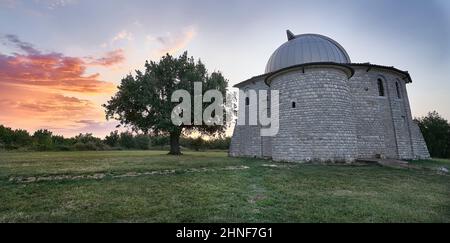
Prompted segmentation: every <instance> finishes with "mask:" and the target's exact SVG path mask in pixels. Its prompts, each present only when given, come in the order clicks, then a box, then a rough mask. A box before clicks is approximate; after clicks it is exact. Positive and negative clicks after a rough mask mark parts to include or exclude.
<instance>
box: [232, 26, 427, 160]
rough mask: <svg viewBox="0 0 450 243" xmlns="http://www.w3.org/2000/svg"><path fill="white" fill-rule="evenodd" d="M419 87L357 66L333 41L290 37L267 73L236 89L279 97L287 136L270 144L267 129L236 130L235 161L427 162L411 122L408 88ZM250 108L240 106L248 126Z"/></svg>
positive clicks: (390, 71)
mask: <svg viewBox="0 0 450 243" xmlns="http://www.w3.org/2000/svg"><path fill="white" fill-rule="evenodd" d="M411 82H412V80H411V77H410V75H409V74H408V72H406V71H402V70H399V69H397V68H394V67H388V66H382V65H374V64H370V63H352V62H351V61H350V57H349V55H348V54H347V52H346V51H345V49H344V48H343V47H342V46H341V45H340V44H339V43H337V42H336V41H334V40H332V39H330V38H328V37H325V36H322V35H317V34H303V35H294V34H292V32H290V31H288V41H287V42H285V43H284V44H283V45H281V46H280V47H279V48H278V49H277V50H275V52H274V53H273V54H272V56H271V57H270V59H269V61H268V63H267V66H266V70H265V73H264V74H262V75H259V76H255V77H253V78H250V79H248V80H246V81H243V82H241V83H239V84H237V85H235V87H237V88H239V89H240V90H242V91H244V92H246V94H248V91H249V90H256V91H258V90H268V91H270V90H278V92H279V106H278V107H279V131H278V133H277V134H276V135H275V136H270V137H265V136H261V133H260V131H261V127H262V126H261V124H260V123H257V124H258V125H248V123H247V122H246V125H236V126H235V129H234V133H233V137H232V140H231V146H230V152H229V153H230V156H249V157H264V158H272V159H273V160H275V161H293V162H306V161H329V162H352V161H355V160H356V159H363V158H393V159H427V158H429V157H430V155H429V152H428V149H427V147H426V144H425V141H424V139H423V136H422V134H421V132H420V129H419V127H418V125H417V124H416V123H415V122H414V121H413V119H412V115H411V109H410V105H409V99H408V93H407V89H406V85H407V84H410V83H411ZM269 93H270V92H269ZM268 100H269V101H270V97H269V98H268ZM249 105H250V101H249V97H248V95H247V97H246V98H245V105H244V107H239V109H246V110H245V114H246V119H249V118H248V117H249V115H250V114H249V112H248V107H249ZM241 106H242V105H241ZM269 113H270V111H269ZM239 119H242V118H241V117H238V120H239ZM258 121H259V119H258Z"/></svg>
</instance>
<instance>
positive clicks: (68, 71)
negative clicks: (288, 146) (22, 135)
mask: <svg viewBox="0 0 450 243" xmlns="http://www.w3.org/2000/svg"><path fill="white" fill-rule="evenodd" d="M0 42H2V43H3V44H5V45H7V46H9V47H12V48H13V49H15V50H18V53H12V54H8V55H7V54H3V53H0V124H3V125H6V126H9V127H13V128H23V129H27V130H29V131H30V132H33V131H34V130H37V129H41V128H47V129H51V130H53V131H55V132H56V133H59V134H63V135H67V136H73V135H75V134H77V133H78V132H81V131H83V132H94V133H95V134H96V135H99V136H104V135H105V134H106V133H109V131H111V130H112V128H114V126H115V123H112V122H106V121H105V117H104V111H103V108H102V107H101V106H100V104H101V103H103V102H105V101H102V99H103V97H107V96H108V95H110V94H112V93H113V92H114V91H115V85H114V84H112V83H110V82H106V81H102V80H100V74H98V73H94V74H87V69H88V68H89V67H93V66H96V67H98V66H101V67H110V66H113V65H116V64H120V63H122V62H124V60H125V55H124V51H123V50H120V49H119V50H115V51H111V52H108V53H106V54H105V55H103V56H100V57H88V58H86V57H84V58H80V57H70V56H65V55H63V54H61V53H56V52H52V53H43V52H42V51H40V50H38V49H36V48H35V47H34V46H33V45H32V44H30V43H27V42H23V41H21V40H20V39H19V38H18V37H17V36H14V35H7V36H4V37H3V38H1V36H0ZM80 97H83V98H80ZM87 98H89V100H88V99H87ZM88 120H89V121H91V122H90V123H86V122H85V123H81V122H80V121H88ZM110 128H111V129H110ZM89 129H92V131H89Z"/></svg>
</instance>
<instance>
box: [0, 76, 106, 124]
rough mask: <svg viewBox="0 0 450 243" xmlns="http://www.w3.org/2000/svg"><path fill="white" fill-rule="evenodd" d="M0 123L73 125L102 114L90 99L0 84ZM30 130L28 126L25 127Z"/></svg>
mask: <svg viewBox="0 0 450 243" xmlns="http://www.w3.org/2000/svg"><path fill="white" fill-rule="evenodd" d="M0 89H1V90H2V96H1V97H2V98H1V99H0V110H1V111H2V112H1V113H0V121H2V122H3V120H6V121H8V120H13V121H14V123H15V124H24V123H25V124H27V123H28V122H33V123H35V124H47V123H53V124H56V123H61V122H63V123H65V124H66V123H70V121H71V120H72V119H77V120H79V119H82V118H84V117H86V116H94V117H99V116H101V115H102V114H101V111H100V110H98V109H96V107H95V104H94V103H93V102H91V101H89V100H85V99H80V98H77V97H73V96H66V95H62V94H57V93H49V92H47V91H40V90H36V89H27V88H23V87H15V86H8V85H4V84H1V83H0ZM25 127H27V125H25Z"/></svg>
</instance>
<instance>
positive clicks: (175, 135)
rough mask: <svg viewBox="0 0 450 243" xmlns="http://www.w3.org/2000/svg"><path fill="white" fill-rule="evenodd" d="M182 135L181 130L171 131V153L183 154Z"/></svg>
mask: <svg viewBox="0 0 450 243" xmlns="http://www.w3.org/2000/svg"><path fill="white" fill-rule="evenodd" d="M180 135H181V130H180V131H176V132H171V133H170V152H169V154H170V155H181V150H180Z"/></svg>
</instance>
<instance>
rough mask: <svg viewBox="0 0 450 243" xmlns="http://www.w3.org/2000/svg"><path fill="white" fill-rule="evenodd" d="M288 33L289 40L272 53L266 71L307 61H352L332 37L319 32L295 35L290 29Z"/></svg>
mask: <svg viewBox="0 0 450 243" xmlns="http://www.w3.org/2000/svg"><path fill="white" fill-rule="evenodd" d="M287 33H288V41H287V42H285V43H284V44H283V45H281V46H280V47H279V48H278V49H277V50H275V52H274V53H273V54H272V56H271V57H270V59H269V61H268V62H267V66H266V73H271V72H275V71H278V70H280V69H283V68H287V67H291V66H295V65H300V64H305V63H314V62H335V63H351V61H350V57H349V56H348V54H347V52H346V51H345V49H344V48H343V47H342V46H341V45H339V43H337V42H336V41H334V40H333V39H331V38H328V37H326V36H323V35H318V34H303V35H294V34H292V32H290V31H289V30H288V31H287Z"/></svg>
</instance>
